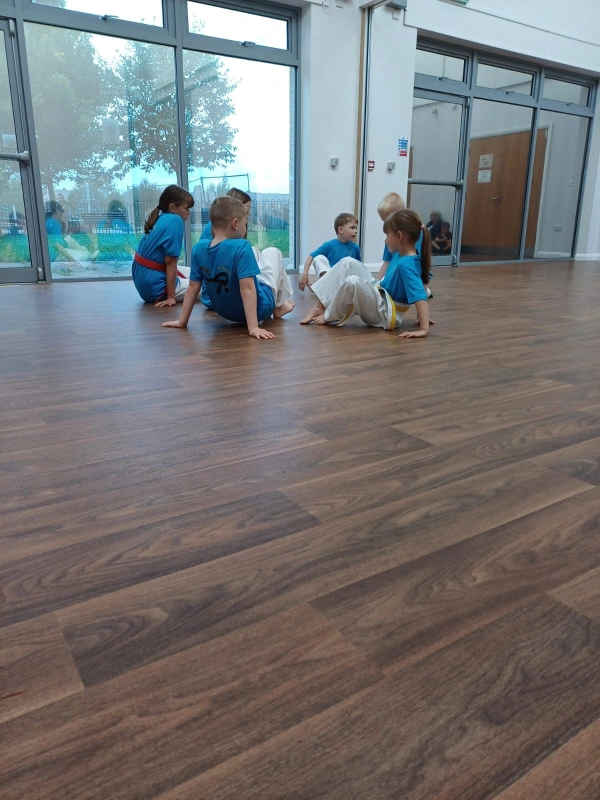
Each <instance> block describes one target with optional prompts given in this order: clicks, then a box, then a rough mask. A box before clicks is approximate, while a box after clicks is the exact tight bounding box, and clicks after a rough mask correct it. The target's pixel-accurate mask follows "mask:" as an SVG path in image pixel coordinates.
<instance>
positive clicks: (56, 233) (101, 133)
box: [25, 23, 212, 278]
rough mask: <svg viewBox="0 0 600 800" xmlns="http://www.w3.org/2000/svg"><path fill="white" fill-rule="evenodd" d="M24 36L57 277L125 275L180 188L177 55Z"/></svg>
mask: <svg viewBox="0 0 600 800" xmlns="http://www.w3.org/2000/svg"><path fill="white" fill-rule="evenodd" d="M25 30H26V45H27V53H28V63H29V72H30V78H31V91H32V100H33V112H34V119H35V128H36V136H37V141H38V153H39V162H40V172H41V179H42V189H43V192H44V202H45V204H46V233H47V235H48V244H49V248H50V257H51V261H52V274H53V275H54V276H55V277H58V278H61V277H71V278H77V277H103V276H111V277H114V276H115V275H128V274H130V272H131V262H132V256H133V253H134V251H135V247H136V243H137V239H138V237H139V236H140V235H141V233H142V229H143V224H144V218H145V216H146V215H147V214H148V212H149V211H150V210H151V209H152V208H154V207H155V206H156V204H157V202H158V197H159V195H160V192H161V191H162V189H163V188H164V187H165V186H167V185H168V184H169V183H173V182H175V181H176V175H177V163H178V145H177V118H176V90H175V58H174V51H173V50H172V48H169V47H162V46H159V45H154V44H145V43H143V42H133V41H132V42H127V41H125V40H122V39H117V38H114V37H108V36H99V35H93V34H89V33H83V32H81V31H76V30H66V29H63V28H53V27H50V26H45V25H35V24H32V23H27V24H26V29H25ZM57 109H60V113H57ZM211 117H212V111H211V112H210V113H209V114H208V118H209V120H210V119H211Z"/></svg>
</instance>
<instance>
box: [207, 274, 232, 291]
mask: <svg viewBox="0 0 600 800" xmlns="http://www.w3.org/2000/svg"><path fill="white" fill-rule="evenodd" d="M202 272H205V270H204V269H203V270H202ZM204 280H205V281H206V282H207V283H216V284H217V294H221V289H224V290H225V293H226V294H227V293H228V292H229V275H228V274H227V273H226V272H217V274H216V275H215V277H214V278H209V277H208V275H206V274H205V275H204Z"/></svg>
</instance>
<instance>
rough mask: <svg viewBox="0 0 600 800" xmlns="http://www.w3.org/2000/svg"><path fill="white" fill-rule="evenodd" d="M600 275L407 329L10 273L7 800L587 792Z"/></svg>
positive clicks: (535, 269) (458, 294)
mask: <svg viewBox="0 0 600 800" xmlns="http://www.w3.org/2000/svg"><path fill="white" fill-rule="evenodd" d="M599 267H600V265H598V264H590V263H588V264H579V263H578V264H570V263H562V264H555V265H551V264H536V265H527V266H518V265H516V266H515V265H512V266H495V267H485V268H483V267H464V268H461V269H458V270H449V269H447V270H442V269H438V270H437V271H436V275H435V278H434V281H433V284H432V288H433V290H434V295H435V299H434V300H433V301H432V304H431V313H432V315H433V316H434V318H435V319H436V322H437V325H436V327H435V329H434V331H433V333H432V335H431V336H430V338H428V339H427V340H424V341H406V340H400V339H399V338H398V336H397V335H395V334H393V333H385V332H383V331H380V330H374V329H367V328H365V327H364V326H362V325H361V324H360V323H357V324H352V325H349V326H348V327H346V328H344V329H335V328H318V327H316V326H313V327H311V328H304V329H303V328H300V326H299V325H298V319H299V316H300V314H299V312H300V311H302V309H304V308H306V306H307V303H308V301H309V299H310V298H309V297H308V296H307V295H305V296H303V297H301V298H300V302H299V307H298V309H297V310H296V312H295V314H294V316H293V317H292V318H289V319H286V320H283V321H277V322H275V321H272V322H270V323H268V326H269V327H270V328H271V329H272V330H273V331H275V332H276V333H277V337H278V338H277V339H276V340H275V341H272V342H257V341H254V340H250V339H249V337H248V336H247V335H246V334H245V332H244V330H243V329H242V328H240V327H239V326H234V325H230V324H228V323H226V322H224V321H220V320H219V319H218V318H217V317H216V316H214V315H213V314H211V313H206V312H204V311H203V310H201V308H200V307H198V308H197V309H196V311H195V313H194V315H193V317H192V322H191V326H190V328H189V330H188V331H186V332H179V331H167V330H163V329H161V327H160V322H161V321H163V320H165V319H168V318H172V317H174V316H175V312H174V311H173V310H171V309H165V310H156V309H153V308H149V307H144V306H142V304H141V303H140V302H139V300H138V298H137V296H136V294H135V292H134V290H133V287H132V285H131V284H129V283H96V284H93V283H92V284H80V285H65V284H63V285H54V286H48V287H44V286H39V287H38V286H29V287H28V286H23V287H5V288H1V289H0V360H1V364H2V367H1V376H2V380H1V388H0V442H1V452H2V456H1V464H0V502H1V506H2V517H1V519H2V535H1V538H0V554H1V567H0V572H1V583H0V586H1V590H2V609H1V620H2V628H1V630H0V667H1V669H2V677H1V690H0V720H1V721H2V724H1V725H0V742H1V744H0V762H1V765H2V776H1V780H0V796H1V797H2V798H3V800H92V799H93V800H153V799H154V798H160V800H354V798H356V800H392V799H393V800H483V799H484V798H499V800H567V799H568V800H598V798H600V770H599V768H598V764H599V761H600V666H599V665H600V357H599V355H600V312H599V308H600V279H599V271H598V270H599ZM411 324H412V318H411Z"/></svg>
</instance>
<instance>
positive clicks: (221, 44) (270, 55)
mask: <svg viewBox="0 0 600 800" xmlns="http://www.w3.org/2000/svg"><path fill="white" fill-rule="evenodd" d="M183 46H184V47H185V49H186V50H195V51H198V52H202V53H210V54H211V55H215V56H225V57H229V58H243V59H247V60H249V61H263V62H266V63H268V64H280V65H282V66H285V67H296V66H298V58H297V57H296V56H295V55H293V54H292V53H290V52H289V50H279V49H277V48H274V47H263V46H261V45H254V46H244V45H243V44H242V43H241V42H234V41H229V40H228V39H218V38H217V37H215V36H203V35H202V34H199V33H186V34H185V35H184V38H183Z"/></svg>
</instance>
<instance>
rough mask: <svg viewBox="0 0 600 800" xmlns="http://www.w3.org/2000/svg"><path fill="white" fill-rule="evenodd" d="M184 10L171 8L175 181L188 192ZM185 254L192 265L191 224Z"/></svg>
mask: <svg viewBox="0 0 600 800" xmlns="http://www.w3.org/2000/svg"><path fill="white" fill-rule="evenodd" d="M185 15H186V9H185V6H184V5H183V3H180V2H176V3H175V5H174V7H173V24H174V30H175V33H176V38H177V41H176V44H175V52H174V56H175V87H176V111H177V142H178V147H177V150H178V152H179V159H178V161H179V163H178V164H177V180H178V183H179V185H180V186H182V187H183V188H184V189H186V190H187V191H189V189H190V182H189V172H188V164H189V154H188V151H187V135H186V133H187V129H186V124H185V106H186V97H185V80H184V66H183V37H184V31H185V29H186V18H185ZM185 254H186V260H187V264H188V266H190V265H191V263H192V228H191V224H190V225H186V226H185Z"/></svg>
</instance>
